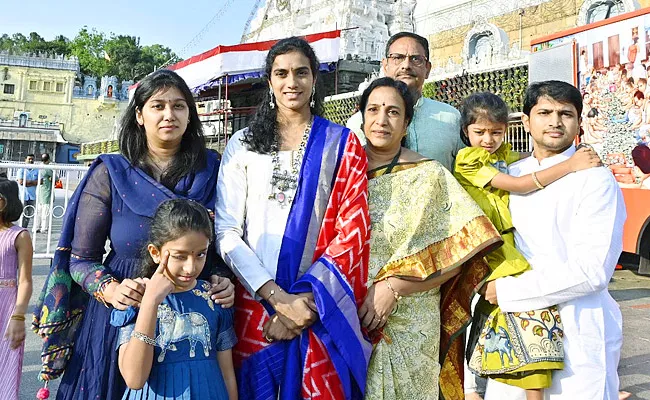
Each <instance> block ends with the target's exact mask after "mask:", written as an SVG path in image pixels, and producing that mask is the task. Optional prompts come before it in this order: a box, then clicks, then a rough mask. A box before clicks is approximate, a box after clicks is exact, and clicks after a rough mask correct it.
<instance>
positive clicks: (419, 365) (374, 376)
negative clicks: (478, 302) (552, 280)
mask: <svg viewBox="0 0 650 400" xmlns="http://www.w3.org/2000/svg"><path fill="white" fill-rule="evenodd" d="M368 175H369V178H370V180H369V182H368V192H369V198H368V203H369V210H370V220H371V226H372V229H371V239H370V262H369V273H368V277H369V282H368V285H369V286H370V285H372V284H373V283H375V282H377V281H380V280H382V279H385V278H387V277H389V276H397V277H400V278H403V279H412V280H420V281H421V280H425V279H427V278H431V277H433V276H436V275H437V274H439V273H440V272H441V271H442V270H448V269H453V268H461V267H462V268H463V270H462V272H461V274H459V275H458V276H457V277H455V278H452V279H450V280H449V281H448V282H447V283H445V284H444V285H443V286H442V287H440V288H435V289H432V290H430V291H427V292H423V293H416V294H414V295H411V296H405V297H403V298H402V299H401V300H400V301H399V303H398V307H397V309H396V310H395V311H394V312H393V313H392V314H391V315H390V316H389V318H388V322H387V324H386V326H385V327H384V329H383V332H382V334H381V335H380V339H379V341H378V342H377V343H376V345H375V348H374V350H373V355H372V357H371V359H370V366H369V369H368V378H367V383H366V396H365V397H366V398H367V399H372V400H398V399H404V400H406V399H421V400H437V399H438V394H439V392H442V393H443V395H444V396H445V398H447V399H456V398H462V397H463V387H462V369H463V365H462V354H463V344H464V343H463V340H462V338H463V335H459V334H461V333H462V330H463V329H464V328H465V327H466V326H467V324H468V323H469V300H470V297H471V295H472V294H473V292H474V290H476V289H477V287H478V285H479V284H480V282H481V281H482V280H483V279H484V278H485V277H486V276H487V274H488V273H489V269H488V267H487V265H486V264H485V263H484V262H483V261H482V260H481V257H480V256H479V257H474V256H476V255H480V254H482V252H484V251H487V250H489V249H490V248H492V247H494V246H497V245H498V244H500V242H501V240H500V238H499V235H498V232H497V231H496V230H495V229H494V227H493V226H492V224H491V223H490V222H489V220H488V219H487V218H486V217H485V216H484V215H483V212H482V211H481V209H480V208H479V207H478V206H477V205H476V204H475V203H474V202H473V201H472V199H471V198H470V197H469V196H468V195H467V193H466V192H465V191H464V190H463V189H462V188H461V187H460V185H458V183H457V182H456V180H455V179H454V178H453V176H452V175H451V174H450V173H449V171H447V170H446V169H445V168H443V167H442V166H441V165H440V164H439V163H438V162H436V161H430V160H428V161H422V162H419V163H406V164H398V165H397V166H395V167H394V168H393V169H392V171H391V172H390V173H387V171H386V170H385V169H380V170H375V171H371V172H370V173H369V174H368ZM477 258H478V261H477V262H476V261H474V260H476V259H477ZM375 333H376V332H375ZM459 345H460V347H459ZM441 359H442V362H441ZM439 382H440V385H439Z"/></svg>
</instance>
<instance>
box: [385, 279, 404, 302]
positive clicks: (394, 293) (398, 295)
mask: <svg viewBox="0 0 650 400" xmlns="http://www.w3.org/2000/svg"><path fill="white" fill-rule="evenodd" d="M386 286H388V288H389V289H390V291H391V292H393V297H395V301H400V300H402V296H401V295H400V294H399V293H397V290H395V289H393V285H391V284H390V281H389V280H388V278H386Z"/></svg>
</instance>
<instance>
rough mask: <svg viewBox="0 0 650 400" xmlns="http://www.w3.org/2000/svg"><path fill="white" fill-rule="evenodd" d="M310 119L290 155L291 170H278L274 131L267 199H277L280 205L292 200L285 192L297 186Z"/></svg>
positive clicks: (277, 147)
mask: <svg viewBox="0 0 650 400" xmlns="http://www.w3.org/2000/svg"><path fill="white" fill-rule="evenodd" d="M311 124H312V120H309V123H308V124H307V126H306V127H305V131H304V132H303V134H302V141H301V142H300V147H299V148H298V151H297V152H296V156H295V157H293V154H292V157H291V171H287V170H284V171H280V155H279V151H280V144H279V142H278V137H279V134H278V132H277V131H276V132H275V140H274V141H273V145H272V146H271V160H272V163H273V175H272V176H271V187H272V188H271V194H269V200H275V201H277V202H278V203H279V204H280V205H281V206H286V205H287V204H290V203H291V202H293V196H291V195H287V193H285V192H286V191H288V190H296V188H297V187H298V174H299V173H300V167H301V166H302V159H303V157H304V155H305V148H306V147H307V140H309V133H310V132H311Z"/></svg>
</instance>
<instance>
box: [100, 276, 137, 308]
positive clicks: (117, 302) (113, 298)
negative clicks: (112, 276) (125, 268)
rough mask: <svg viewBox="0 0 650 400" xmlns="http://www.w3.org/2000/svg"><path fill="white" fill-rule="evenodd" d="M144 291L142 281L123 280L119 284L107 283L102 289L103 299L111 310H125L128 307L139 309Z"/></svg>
mask: <svg viewBox="0 0 650 400" xmlns="http://www.w3.org/2000/svg"><path fill="white" fill-rule="evenodd" d="M144 291H145V286H144V284H143V283H142V281H137V280H133V279H124V280H123V281H122V282H120V283H118V282H117V281H115V282H112V283H109V284H108V285H107V286H106V289H104V299H105V300H106V302H107V303H110V304H111V305H112V306H113V308H115V309H118V310H126V309H127V308H128V307H129V306H132V307H140V302H141V301H142V296H143V295H144Z"/></svg>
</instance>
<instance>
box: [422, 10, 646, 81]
mask: <svg viewBox="0 0 650 400" xmlns="http://www.w3.org/2000/svg"><path fill="white" fill-rule="evenodd" d="M648 6H650V0H578V1H575V0H466V1H454V0H443V1H439V2H424V1H418V3H417V5H416V6H415V9H414V13H413V20H414V25H415V31H416V32H417V33H419V34H421V35H423V36H425V37H427V39H429V43H430V46H431V49H430V50H431V59H432V63H433V69H432V75H434V76H435V75H443V74H447V75H448V74H453V73H461V72H463V71H469V72H471V71H472V70H486V69H495V68H500V67H503V66H507V65H508V64H513V63H521V62H522V61H523V62H526V61H525V60H526V55H527V54H528V52H529V51H530V42H531V40H533V39H535V38H538V37H541V36H545V35H549V34H552V33H554V32H558V31H562V30H565V29H570V28H575V27H577V26H582V25H586V24H589V23H593V22H597V21H600V20H603V19H607V18H611V17H614V16H616V15H619V14H624V13H627V12H631V11H634V10H637V9H639V8H642V7H648Z"/></svg>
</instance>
